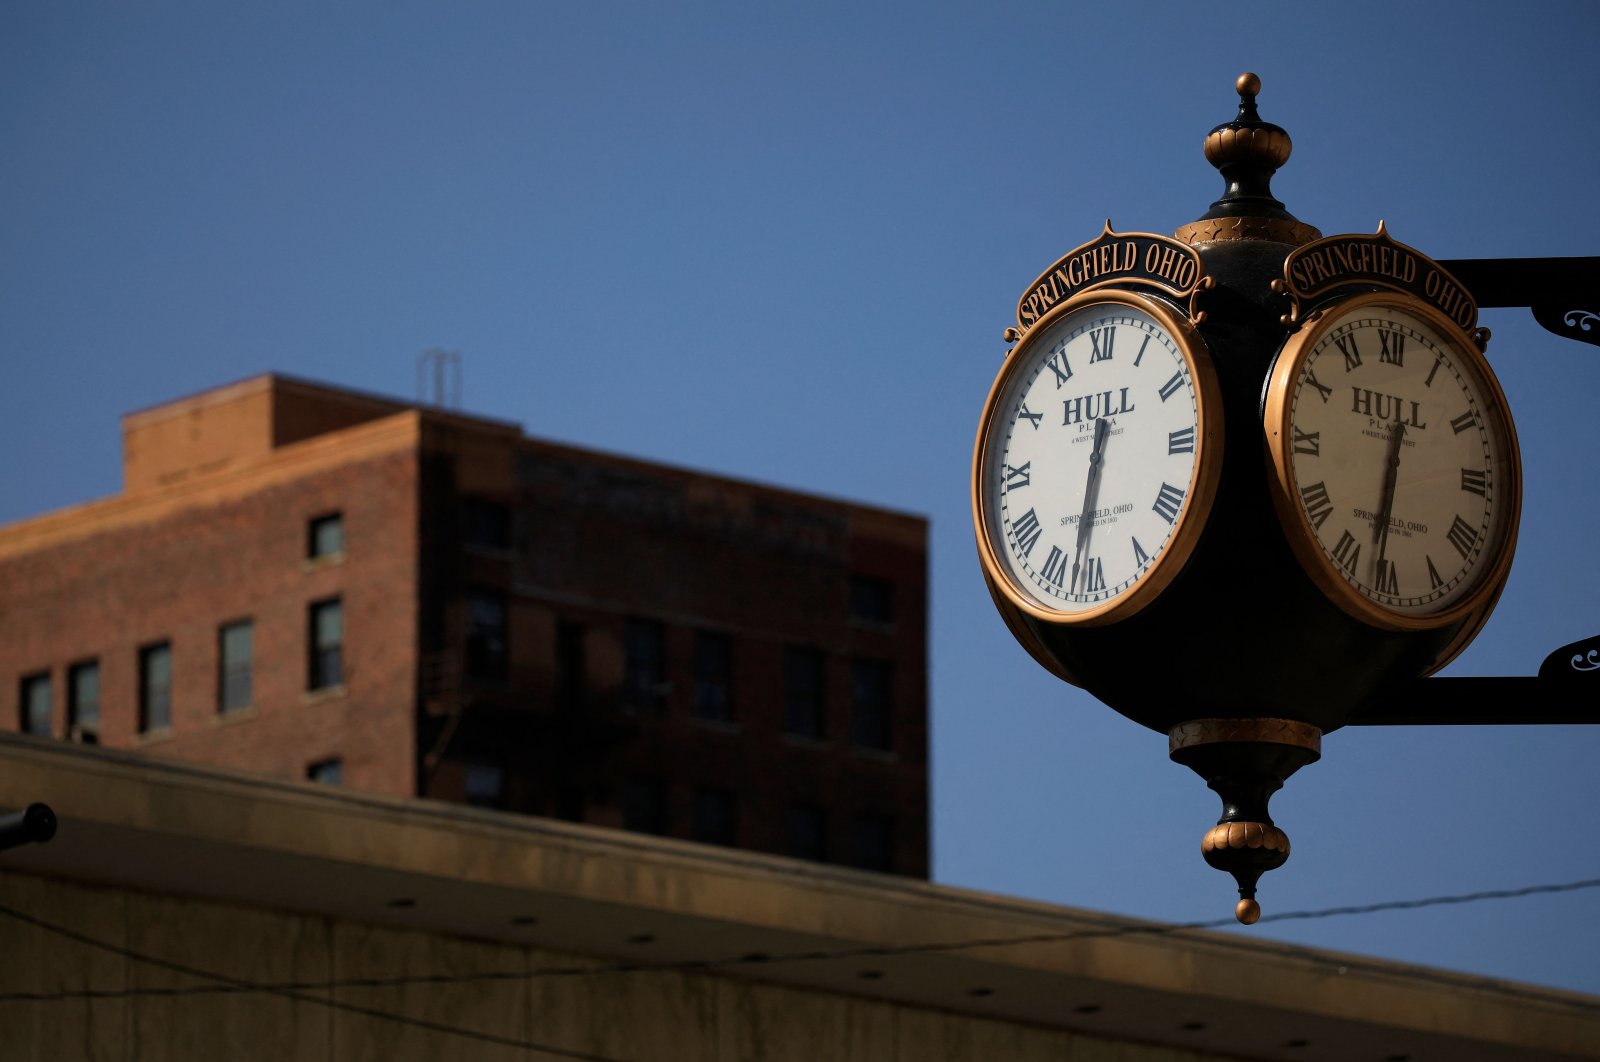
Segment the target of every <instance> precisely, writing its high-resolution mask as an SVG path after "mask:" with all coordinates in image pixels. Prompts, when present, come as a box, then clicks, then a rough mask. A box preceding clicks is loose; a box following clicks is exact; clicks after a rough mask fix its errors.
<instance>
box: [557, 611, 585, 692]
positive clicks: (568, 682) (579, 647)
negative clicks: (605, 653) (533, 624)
mask: <svg viewBox="0 0 1600 1062" xmlns="http://www.w3.org/2000/svg"><path fill="white" fill-rule="evenodd" d="M583 641H584V632H583V624H581V623H575V622H573V621H572V620H562V621H560V622H559V623H557V624H556V708H557V709H559V710H561V711H565V712H578V711H582V710H583V703H584V690H585V688H586V686H587V683H586V682H585V681H584V678H585V673H586V671H587V661H586V660H585V657H584V651H583Z"/></svg>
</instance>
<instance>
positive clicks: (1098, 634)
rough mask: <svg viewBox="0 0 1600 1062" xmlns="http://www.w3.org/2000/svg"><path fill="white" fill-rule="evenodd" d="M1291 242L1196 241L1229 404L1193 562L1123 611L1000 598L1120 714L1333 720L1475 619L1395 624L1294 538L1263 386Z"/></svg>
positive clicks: (1278, 329) (1040, 651) (1418, 671)
mask: <svg viewBox="0 0 1600 1062" xmlns="http://www.w3.org/2000/svg"><path fill="white" fill-rule="evenodd" d="M1294 248H1295V244H1292V243H1283V242H1277V241H1274V240H1271V239H1259V238H1257V239H1229V240H1222V241H1217V242H1210V243H1205V242H1202V243H1200V244H1198V245H1197V246H1196V250H1197V251H1198V252H1199V254H1200V257H1201V260H1202V261H1203V263H1204V266H1205V271H1206V275H1208V276H1210V277H1211V278H1212V279H1213V281H1214V282H1215V286H1214V287H1213V288H1212V289H1211V290H1210V291H1208V292H1207V293H1206V295H1205V299H1204V305H1205V317H1204V319H1203V320H1202V322H1201V323H1200V325H1199V331H1200V334H1201V336H1202V337H1203V338H1204V339H1205V341H1206V344H1207V345H1208V347H1209V348H1210V353H1211V356H1212V361H1213V364H1214V366H1215V370H1216V376H1217V380H1218V384H1219V386H1220V390H1221V396H1222V401H1223V411H1224V424H1225V438H1226V443H1225V446H1224V452H1223V459H1222V466H1221V478H1220V481H1219V483H1218V487H1217V494H1216V498H1215V501H1214V503H1213V505H1212V508H1211V512H1210V516H1209V519H1208V521H1207V524H1206V527H1205V529H1204V531H1203V532H1202V534H1201V537H1200V539H1199V541H1198V543H1197V544H1196V546H1195V548H1194V552H1193V553H1192V555H1191V556H1190V557H1189V560H1188V562H1187V564H1186V565H1185V566H1184V568H1183V570H1182V571H1181V572H1180V573H1179V574H1178V575H1177V577H1176V578H1175V579H1174V580H1173V581H1172V583H1171V584H1170V585H1169V586H1168V587H1167V588H1166V590H1165V591H1164V592H1163V593H1162V594H1161V595H1160V597H1159V598H1158V599H1156V600H1155V601H1153V602H1152V603H1150V604H1149V605H1147V606H1145V607H1144V608H1142V609H1140V610H1139V611H1138V612H1137V613H1135V614H1134V615H1132V616H1129V617H1128V618H1126V619H1123V620H1121V621H1119V622H1116V623H1112V624H1107V625H1104V626H1094V627H1081V626H1080V627H1066V626H1063V625H1060V624H1054V623H1050V622H1047V621H1043V620H1040V619H1038V618H1035V617H1033V616H1030V615H1027V614H1025V613H1022V612H1020V611H1018V610H1016V609H1008V608H1007V607H1006V606H1005V605H1004V603H1003V601H1002V599H1001V598H1000V596H999V595H998V594H997V595H996V600H997V602H998V603H1000V604H1001V610H1002V612H1003V613H1005V614H1006V619H1007V622H1008V623H1009V624H1010V625H1011V627H1012V629H1013V631H1015V632H1016V633H1018V634H1019V635H1023V636H1024V637H1022V639H1021V640H1022V642H1023V644H1024V645H1025V646H1027V647H1028V648H1029V650H1030V651H1031V652H1032V653H1033V655H1034V656H1035V657H1037V658H1039V659H1040V662H1041V663H1043V664H1045V665H1046V666H1047V667H1049V668H1050V670H1052V671H1054V672H1055V673H1056V674H1058V675H1061V676H1062V677H1065V678H1068V679H1069V680H1070V681H1072V682H1074V683H1076V684H1077V685H1080V686H1082V687H1083V688H1084V689H1086V690H1087V691H1088V692H1090V693H1091V694H1093V695H1094V696H1095V697H1096V698H1098V699H1099V700H1101V701H1103V702H1104V703H1105V704H1107V705H1108V706H1110V707H1111V708H1113V709H1115V710H1116V711H1118V712H1120V713H1121V714H1122V715H1124V716H1127V717H1128V718H1130V719H1132V720H1134V721H1135V722H1138V723H1140V724H1142V725H1144V726H1147V727H1150V728H1151V729H1153V730H1157V731H1160V732H1162V733H1167V732H1168V731H1169V730H1171V729H1172V728H1173V727H1175V726H1177V725H1178V724H1180V723H1183V722H1185V721H1188V720H1193V719H1201V718H1235V719H1239V718H1277V719H1292V720H1296V721H1300V722H1304V723H1308V724H1310V725H1312V726H1315V727H1317V728H1318V729H1320V730H1322V731H1323V732H1324V733H1326V732H1328V731H1331V730H1334V729H1337V728H1338V727H1340V726H1342V725H1343V724H1344V723H1345V722H1346V720H1347V719H1348V718H1349V717H1350V715H1351V714H1352V713H1353V711H1354V710H1355V709H1356V708H1358V707H1360V706H1361V705H1362V704H1363V703H1365V702H1367V701H1368V700H1370V699H1371V698H1373V697H1374V696H1376V695H1378V694H1380V693H1381V692H1383V691H1384V690H1386V689H1387V688H1389V687H1390V686H1392V685H1393V684H1394V683H1396V682H1398V681H1401V680H1405V679H1411V678H1416V677H1418V676H1421V675H1424V674H1427V673H1429V672H1430V671H1431V670H1433V669H1434V667H1435V666H1437V664H1438V663H1439V661H1440V658H1441V656H1442V655H1443V654H1445V653H1446V652H1447V650H1449V648H1450V647H1451V646H1452V645H1453V644H1455V643H1457V642H1458V641H1459V640H1460V639H1461V636H1462V635H1463V634H1464V633H1470V632H1467V631H1464V628H1467V627H1470V626H1471V625H1472V624H1473V623H1474V622H1475V620H1474V618H1472V617H1469V618H1467V619H1464V620H1462V621H1460V622H1458V623H1455V624H1453V625H1451V626H1447V627H1443V628H1440V629H1435V630H1424V631H1417V630H1410V631H1397V630H1386V629H1382V628H1380V627H1377V626H1374V625H1372V624H1370V623H1366V622H1363V621H1361V620H1359V619H1357V618H1356V617H1354V616H1352V615H1350V614H1349V613H1348V612H1347V611H1345V610H1344V609H1342V608H1340V607H1339V606H1338V605H1337V604H1336V603H1334V602H1333V601H1331V600H1329V598H1328V597H1327V595H1325V594H1324V593H1323V592H1322V590H1321V589H1319V588H1318V586H1317V585H1316V584H1315V583H1314V582H1313V581H1312V579H1311V578H1310V577H1309V576H1308V575H1307V573H1306V571H1305V570H1304V568H1303V567H1302V566H1301V564H1300V563H1299V561H1297V559H1296V557H1295V556H1294V553H1293V551H1292V550H1291V548H1290V546H1289V543H1288V540H1287V538H1286V537H1285V533H1284V531H1283V528H1282V524H1281V522H1280V520H1279V517H1278V515H1277V513H1276V512H1275V511H1274V505H1273V501H1272V497H1271V493H1270V490H1269V483H1270V481H1271V476H1270V474H1269V462H1268V456H1267V452H1266V443H1265V439H1264V436H1263V431H1262V420H1261V416H1262V394H1263V388H1264V386H1265V384H1266V380H1267V376H1268V373H1269V372H1270V370H1271V368H1272V365H1273V362H1274V359H1275V357H1276V355H1277V353H1278V351H1279V348H1280V347H1281V345H1282V343H1283V341H1284V338H1285V335H1286V326H1285V325H1284V323H1283V320H1282V318H1283V315H1284V312H1285V308H1286V303H1285V300H1284V298H1283V296H1281V295H1278V294H1275V293H1274V291H1273V287H1272V284H1273V281H1274V280H1275V279H1276V278H1278V277H1279V276H1281V275H1282V272H1283V266H1284V259H1285V257H1286V256H1287V255H1288V254H1289V253H1290V252H1291V251H1293V250H1294Z"/></svg>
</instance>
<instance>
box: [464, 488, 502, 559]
mask: <svg viewBox="0 0 1600 1062" xmlns="http://www.w3.org/2000/svg"><path fill="white" fill-rule="evenodd" d="M464 509H465V512H464V513H463V514H462V518H463V519H462V522H463V524H464V526H463V528H462V536H461V537H462V539H463V540H464V541H465V542H466V543H467V545H469V546H484V547H486V548H488V549H510V548H511V510H509V509H507V508H506V507H505V506H504V505H501V504H499V503H498V502H492V501H489V500H488V499H486V498H468V499H467V500H466V504H465V506H464Z"/></svg>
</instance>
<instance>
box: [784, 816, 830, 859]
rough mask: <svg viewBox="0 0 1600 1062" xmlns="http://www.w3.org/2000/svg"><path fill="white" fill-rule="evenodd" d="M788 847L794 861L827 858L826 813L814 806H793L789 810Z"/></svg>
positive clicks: (787, 849)
mask: <svg viewBox="0 0 1600 1062" xmlns="http://www.w3.org/2000/svg"><path fill="white" fill-rule="evenodd" d="M787 826H788V846H787V847H786V849H785V851H787V852H788V854H789V855H792V856H794V857H795V858H796V859H814V860H816V861H817V862H822V861H823V860H825V859H827V858H828V813H827V812H825V811H823V810H822V809H821V808H819V807H817V806H816V805H815V804H795V805H794V806H793V807H791V808H790V809H789V819H788V823H787Z"/></svg>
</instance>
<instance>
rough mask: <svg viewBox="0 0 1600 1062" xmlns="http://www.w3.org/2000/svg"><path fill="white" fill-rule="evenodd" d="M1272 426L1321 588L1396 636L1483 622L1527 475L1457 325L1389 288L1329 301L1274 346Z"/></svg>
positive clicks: (1294, 521)
mask: <svg viewBox="0 0 1600 1062" xmlns="http://www.w3.org/2000/svg"><path fill="white" fill-rule="evenodd" d="M1263 421H1264V427H1265V431H1266V438H1267V445H1268V453H1269V457H1270V464H1271V480H1272V482H1271V486H1272V495H1273V502H1274V505H1275V507H1276V509H1277V513H1278V516H1279V519H1280V520H1281V522H1282V524H1283V529H1284V532H1285V534H1286V536H1287V537H1288V540H1289V544H1290V546H1291V547H1292V548H1293V550H1294V553H1295V556H1296V557H1297V558H1298V560H1299V562H1300V564H1301V566H1302V567H1303V568H1304V569H1305V571H1306V572H1307V573H1308V574H1309V575H1310V576H1311V578H1312V580H1313V581H1314V582H1315V583H1316V584H1317V585H1318V586H1319V587H1320V588H1321V589H1322V591H1323V593H1324V594H1326V595H1327V596H1328V597H1329V598H1331V599H1332V600H1333V601H1334V602H1336V603H1337V604H1338V605H1339V606H1340V607H1341V608H1343V609H1344V610H1345V611H1346V612H1348V613H1349V614H1350V615H1352V616H1354V617H1355V618H1357V619H1359V620H1363V621H1365V622H1366V623H1369V624H1372V625H1374V626H1378V627H1382V628H1387V629H1390V630H1400V631H1405V630H1429V629H1437V628H1442V627H1446V626H1449V625H1451V624H1461V623H1463V621H1469V620H1471V621H1481V619H1482V618H1483V617H1484V616H1486V614H1487V611H1488V609H1489V608H1490V607H1491V606H1492V605H1493V603H1494V600H1495V598H1496V597H1497V596H1498V595H1499V593H1500V590H1501V588H1502V587H1503V586H1504V584H1505V579H1506V575H1507V573H1508V571H1509V569H1510V566H1511V556H1512V552H1513V549H1514V547H1515V543H1516V536H1517V522H1518V514H1519V511H1520V508H1521V501H1522V468H1521V458H1520V454H1519V451H1518V448H1517V437H1516V432H1515V429H1514V428H1513V426H1512V421H1511V414H1510V411H1509V409H1508V407H1507V405H1506V400H1505V395H1504V394H1503V393H1502V392H1501V390H1500V385H1499V384H1498V383H1497V382H1496V380H1495V378H1494V373H1493V372H1492V371H1491V370H1490V368H1489V365H1488V362H1487V361H1485V360H1484V358H1483V356H1482V354H1481V353H1480V352H1479V350H1478V347H1477V345H1476V344H1475V343H1474V342H1473V341H1472V339H1471V337H1469V335H1468V334H1467V333H1466V332H1465V331H1464V330H1463V329H1462V328H1461V327H1460V326H1459V325H1458V324H1457V323H1455V322H1454V321H1452V320H1451V319H1450V318H1449V317H1447V316H1446V315H1445V314H1443V313H1441V312H1439V311H1437V310H1435V309H1434V308H1433V307H1432V306H1430V305H1429V304H1428V303H1426V302H1424V301H1423V300H1421V299H1418V298H1415V297H1413V296H1410V295H1405V294H1399V293H1392V292H1372V293H1366V294H1359V295H1353V296H1350V297H1348V298H1345V299H1342V300H1340V301H1338V302H1335V303H1333V304H1332V305H1330V306H1327V307H1325V308H1324V309H1322V310H1321V311H1319V312H1318V313H1316V314H1314V315H1313V316H1312V317H1311V318H1310V319H1308V321H1307V322H1306V325H1305V327H1304V328H1302V329H1301V330H1300V331H1299V332H1297V333H1296V334H1294V335H1293V336H1291V337H1290V338H1289V339H1288V341H1287V342H1285V343H1284V345H1283V348H1282V349H1281V350H1280V352H1279V354H1278V357H1277V360H1276V362H1275V363H1274V365H1273V368H1272V370H1271V372H1270V374H1269V376H1268V379H1267V385H1266V394H1265V403H1264V407H1263ZM1467 626H1469V627H1470V626H1473V624H1472V623H1468V624H1467ZM1464 644H1465V641H1464V640H1462V639H1457V642H1456V645H1455V646H1454V647H1453V650H1454V649H1459V648H1460V647H1461V646H1464ZM1453 650H1452V651H1450V652H1447V653H1446V654H1445V656H1444V657H1443V658H1441V659H1440V660H1439V661H1436V664H1435V666H1438V665H1439V664H1442V663H1443V662H1444V660H1447V659H1448V656H1449V655H1453Z"/></svg>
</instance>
